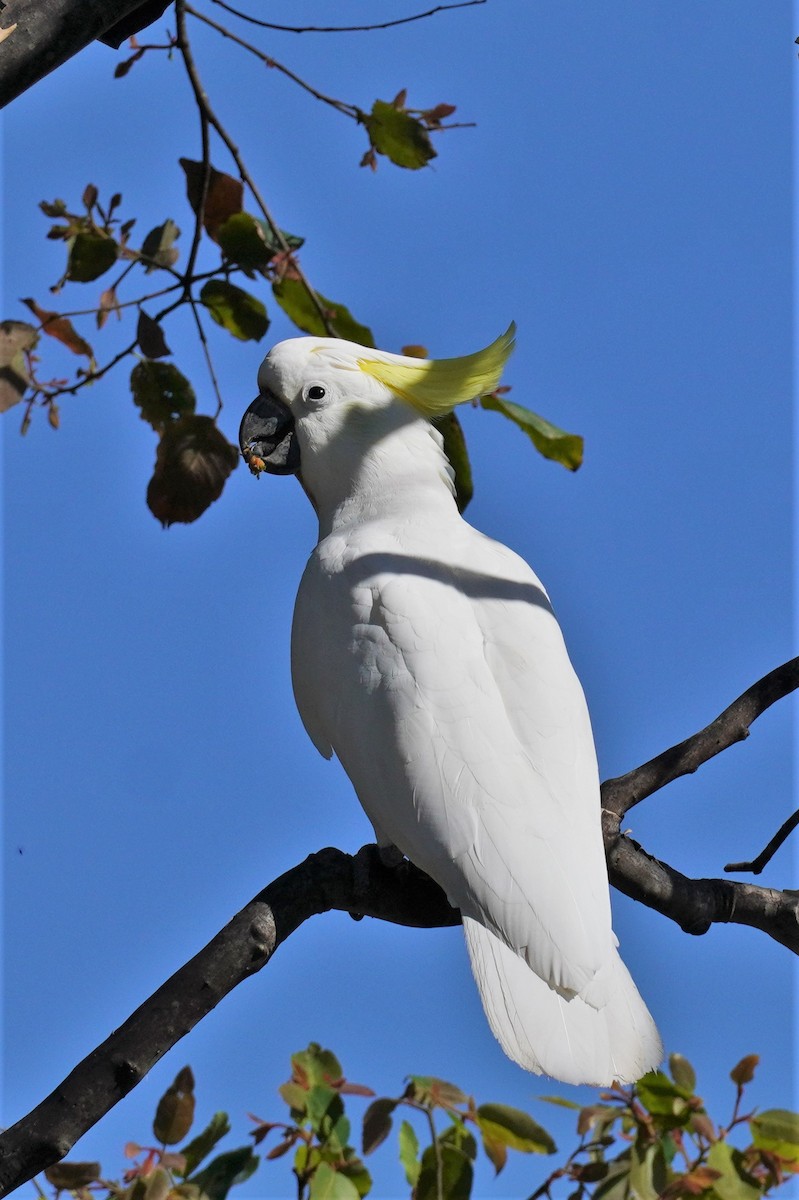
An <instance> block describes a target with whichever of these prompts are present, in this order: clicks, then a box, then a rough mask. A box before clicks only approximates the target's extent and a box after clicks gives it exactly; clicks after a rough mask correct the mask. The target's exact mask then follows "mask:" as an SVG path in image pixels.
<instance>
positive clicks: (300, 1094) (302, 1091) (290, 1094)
mask: <svg viewBox="0 0 799 1200" xmlns="http://www.w3.org/2000/svg"><path fill="white" fill-rule="evenodd" d="M277 1090H278V1092H279V1093H280V1095H281V1096H282V1097H283V1099H284V1100H285V1101H286V1104H288V1106H289V1108H290V1109H291V1111H292V1112H293V1113H302V1114H304V1113H305V1100H306V1097H307V1095H308V1089H307V1088H304V1087H301V1086H300V1085H299V1084H298V1083H282V1084H281V1085H280V1087H279V1088H278V1089H277Z"/></svg>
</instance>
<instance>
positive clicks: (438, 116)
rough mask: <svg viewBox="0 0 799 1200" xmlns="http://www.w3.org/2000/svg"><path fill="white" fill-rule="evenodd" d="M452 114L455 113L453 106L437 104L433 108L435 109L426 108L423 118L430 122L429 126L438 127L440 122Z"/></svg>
mask: <svg viewBox="0 0 799 1200" xmlns="http://www.w3.org/2000/svg"><path fill="white" fill-rule="evenodd" d="M454 112H455V105H454V104H437V105H436V106H435V108H428V109H427V110H426V111H425V113H424V116H425V117H426V119H427V120H428V121H429V122H430V124H431V125H438V124H439V123H440V122H441V121H443V120H445V119H446V118H447V117H451V116H452V114H453V113H454Z"/></svg>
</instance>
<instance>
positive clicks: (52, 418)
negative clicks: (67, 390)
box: [47, 400, 61, 429]
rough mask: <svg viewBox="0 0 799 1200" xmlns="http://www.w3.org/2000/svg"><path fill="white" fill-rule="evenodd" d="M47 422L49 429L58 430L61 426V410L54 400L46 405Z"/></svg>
mask: <svg viewBox="0 0 799 1200" xmlns="http://www.w3.org/2000/svg"><path fill="white" fill-rule="evenodd" d="M47 421H48V423H49V425H50V428H51V429H58V428H59V427H60V425H61V409H60V408H59V407H58V405H57V404H56V402H55V400H51V401H50V403H49V404H48V405H47Z"/></svg>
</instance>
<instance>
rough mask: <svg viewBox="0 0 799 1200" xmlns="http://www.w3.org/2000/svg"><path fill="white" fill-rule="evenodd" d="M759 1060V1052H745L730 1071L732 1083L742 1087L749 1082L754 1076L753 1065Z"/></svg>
mask: <svg viewBox="0 0 799 1200" xmlns="http://www.w3.org/2000/svg"><path fill="white" fill-rule="evenodd" d="M759 1062H760V1055H759V1054H747V1055H746V1056H745V1057H744V1058H742V1059H741V1061H740V1062H739V1063H736V1064H735V1066H734V1067H733V1069H732V1070H731V1071H730V1079H731V1080H732V1081H733V1083H737V1084H738V1087H743V1086H744V1084H746V1083H751V1082H752V1080H753V1079H754V1077H755V1067H756V1066H757V1064H758V1063H759Z"/></svg>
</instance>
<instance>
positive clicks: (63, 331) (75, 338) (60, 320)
mask: <svg viewBox="0 0 799 1200" xmlns="http://www.w3.org/2000/svg"><path fill="white" fill-rule="evenodd" d="M22 303H23V304H26V305H27V306H28V308H29V309H30V310H31V312H32V313H33V314H34V316H35V317H38V319H39V320H40V321H41V323H42V333H46V334H48V335H49V337H52V338H55V339H56V341H58V342H62V343H63V344H64V345H65V346H66V347H67V349H68V350H71V351H72V353H73V354H83V355H85V356H86V358H88V359H91V360H92V361H93V360H94V351H93V350H92V348H91V346H90V345H89V343H88V342H87V341H86V340H85V338H82V337H81V336H80V334H79V333H78V332H77V330H76V329H75V328H74V327H73V324H72V322H71V321H70V320H68V318H67V317H60V316H59V315H58V313H55V312H48V311H47V309H44V308H41V307H40V306H39V305H38V304H37V303H36V301H35V300H32V299H31V298H30V297H28V299H27V300H23V301H22Z"/></svg>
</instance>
